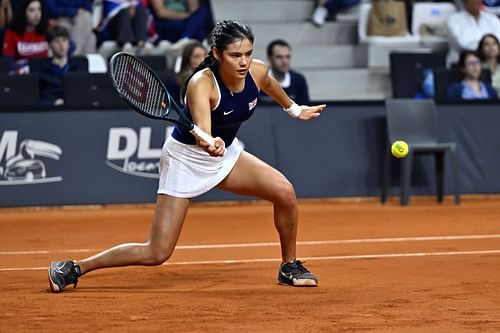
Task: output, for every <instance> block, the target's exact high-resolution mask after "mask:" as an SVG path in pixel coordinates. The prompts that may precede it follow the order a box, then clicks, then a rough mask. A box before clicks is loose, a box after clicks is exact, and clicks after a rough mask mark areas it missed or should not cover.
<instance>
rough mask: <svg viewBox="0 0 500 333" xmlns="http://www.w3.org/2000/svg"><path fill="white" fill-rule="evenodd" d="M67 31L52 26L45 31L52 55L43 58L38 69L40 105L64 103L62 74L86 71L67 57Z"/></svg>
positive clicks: (60, 104) (59, 104)
mask: <svg viewBox="0 0 500 333" xmlns="http://www.w3.org/2000/svg"><path fill="white" fill-rule="evenodd" d="M69 38H70V33H69V31H68V30H67V29H66V28H64V27H61V26H57V25H56V26H54V27H52V28H51V29H49V30H48V31H47V41H48V42H49V48H50V51H51V53H52V57H51V58H48V59H46V60H45V62H44V63H43V64H42V66H41V67H40V70H39V76H40V102H41V104H42V105H53V106H62V105H64V99H63V96H64V90H63V76H64V74H65V73H68V72H75V71H87V70H88V69H87V68H84V67H82V66H81V65H80V64H78V63H76V62H73V61H72V59H71V57H69V52H68V51H69Z"/></svg>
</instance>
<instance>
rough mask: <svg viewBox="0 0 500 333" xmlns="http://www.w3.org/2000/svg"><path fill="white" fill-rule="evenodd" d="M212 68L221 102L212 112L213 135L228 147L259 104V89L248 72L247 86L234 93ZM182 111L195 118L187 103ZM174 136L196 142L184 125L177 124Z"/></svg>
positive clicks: (182, 140) (185, 140) (188, 141)
mask: <svg viewBox="0 0 500 333" xmlns="http://www.w3.org/2000/svg"><path fill="white" fill-rule="evenodd" d="M210 70H211V71H212V74H213V76H214V78H215V82H216V83H217V88H218V90H219V102H218V103H217V105H216V106H215V108H214V109H213V110H212V112H211V118H212V136H213V137H217V136H218V137H220V138H221V139H222V140H224V142H225V143H226V147H228V146H229V145H231V142H233V139H234V137H235V136H236V133H237V132H238V129H239V128H240V126H241V124H242V123H243V122H244V121H245V120H248V118H250V116H252V114H253V112H254V110H255V107H256V106H257V97H258V96H259V89H258V88H257V85H256V84H255V82H254V80H253V77H252V75H251V74H250V73H248V74H247V76H246V77H245V87H244V88H243V91H241V92H239V93H233V92H231V91H230V90H229V89H228V88H227V87H226V86H225V85H224V82H223V81H222V79H221V78H220V77H219V74H218V71H217V70H216V69H213V68H210ZM182 112H184V114H185V115H187V116H188V118H189V119H191V120H192V119H193V118H192V117H191V112H190V111H189V107H188V106H187V104H186V105H185V106H184V108H183V109H182ZM172 136H173V137H174V139H176V140H177V141H180V142H182V143H185V144H190V145H194V144H196V140H195V138H194V136H193V135H192V134H191V133H189V131H188V130H186V129H185V128H184V127H182V126H179V125H176V126H175V128H174V131H173V132H172Z"/></svg>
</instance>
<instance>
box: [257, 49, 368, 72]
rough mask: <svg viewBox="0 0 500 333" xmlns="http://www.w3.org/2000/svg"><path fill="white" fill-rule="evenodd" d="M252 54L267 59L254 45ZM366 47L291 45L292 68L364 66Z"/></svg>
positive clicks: (264, 53) (261, 50)
mask: <svg viewBox="0 0 500 333" xmlns="http://www.w3.org/2000/svg"><path fill="white" fill-rule="evenodd" d="M254 56H255V57H256V58H258V59H261V60H264V61H267V54H266V49H265V48H264V47H258V48H257V47H256V48H255V51H254ZM366 63H367V53H366V47H365V46H360V45H338V46H330V45H300V46H297V47H295V46H294V45H292V68H318V67H319V68H325V67H331V68H356V67H366Z"/></svg>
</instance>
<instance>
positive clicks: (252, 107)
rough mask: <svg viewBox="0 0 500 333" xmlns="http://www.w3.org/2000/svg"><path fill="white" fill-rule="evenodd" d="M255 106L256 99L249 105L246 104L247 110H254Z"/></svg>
mask: <svg viewBox="0 0 500 333" xmlns="http://www.w3.org/2000/svg"><path fill="white" fill-rule="evenodd" d="M256 106H257V97H256V98H255V99H254V100H253V101H251V102H250V103H248V110H249V111H250V110H253V109H255V107H256Z"/></svg>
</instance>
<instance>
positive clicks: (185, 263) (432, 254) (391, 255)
mask: <svg viewBox="0 0 500 333" xmlns="http://www.w3.org/2000/svg"><path fill="white" fill-rule="evenodd" d="M484 254H500V250H479V251H449V252H414V253H388V254H361V255H343V256H326V257H302V258H299V259H300V260H304V261H321V260H355V259H386V258H404V257H437V256H460V255H484ZM262 262H281V259H280V258H261V259H226V260H204V261H179V262H167V263H164V264H163V265H162V266H181V265H182V266H188V265H217V264H218V265H220V264H247V263H262ZM47 269H48V266H44V267H6V268H0V273H1V272H14V271H38V270H47Z"/></svg>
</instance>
